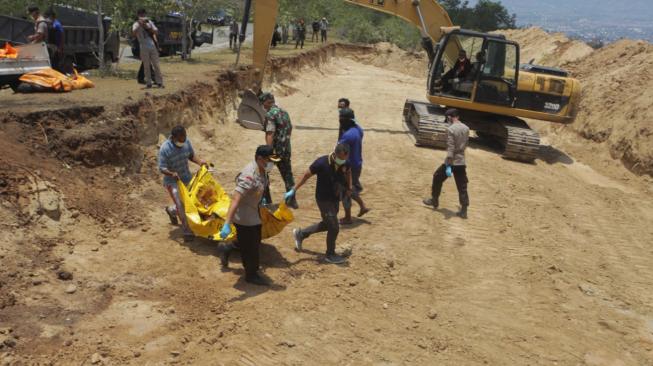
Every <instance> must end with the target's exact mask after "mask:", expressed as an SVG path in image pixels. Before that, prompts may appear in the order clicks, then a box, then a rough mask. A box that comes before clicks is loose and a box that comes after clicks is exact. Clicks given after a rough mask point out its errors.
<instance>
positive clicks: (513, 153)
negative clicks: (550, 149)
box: [503, 120, 540, 163]
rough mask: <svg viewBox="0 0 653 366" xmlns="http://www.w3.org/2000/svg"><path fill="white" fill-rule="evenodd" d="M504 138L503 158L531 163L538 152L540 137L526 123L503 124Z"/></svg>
mask: <svg viewBox="0 0 653 366" xmlns="http://www.w3.org/2000/svg"><path fill="white" fill-rule="evenodd" d="M503 125H504V128H505V131H506V138H505V140H504V141H503V145H504V151H503V157H504V158H506V159H511V160H518V161H523V162H528V163H531V162H533V161H534V160H535V159H536V158H537V156H538V153H539V151H540V135H539V134H538V133H537V132H536V131H534V130H532V129H531V128H530V127H529V126H528V125H527V124H526V122H524V121H522V120H517V121H514V122H504V123H503Z"/></svg>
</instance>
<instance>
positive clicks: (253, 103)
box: [238, 90, 265, 130]
mask: <svg viewBox="0 0 653 366" xmlns="http://www.w3.org/2000/svg"><path fill="white" fill-rule="evenodd" d="M238 123H240V124H241V125H242V126H243V127H245V128H248V129H250V130H263V126H264V124H265V110H264V109H263V106H262V105H261V103H260V102H259V100H258V97H257V96H256V94H254V92H253V91H251V90H245V92H244V93H243V98H242V101H241V102H240V106H238Z"/></svg>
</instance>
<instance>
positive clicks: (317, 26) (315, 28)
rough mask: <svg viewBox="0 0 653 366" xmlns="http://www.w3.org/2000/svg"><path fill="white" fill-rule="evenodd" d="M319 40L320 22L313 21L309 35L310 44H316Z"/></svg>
mask: <svg viewBox="0 0 653 366" xmlns="http://www.w3.org/2000/svg"><path fill="white" fill-rule="evenodd" d="M319 40H320V21H319V20H317V19H315V21H313V33H312V34H311V42H318V41H319Z"/></svg>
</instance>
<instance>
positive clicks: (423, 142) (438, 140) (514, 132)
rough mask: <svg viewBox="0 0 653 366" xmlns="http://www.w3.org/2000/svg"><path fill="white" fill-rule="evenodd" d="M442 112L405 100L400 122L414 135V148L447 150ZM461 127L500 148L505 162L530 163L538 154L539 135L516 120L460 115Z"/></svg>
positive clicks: (467, 114) (481, 115) (445, 124)
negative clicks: (467, 128)
mask: <svg viewBox="0 0 653 366" xmlns="http://www.w3.org/2000/svg"><path fill="white" fill-rule="evenodd" d="M444 112H445V109H444V108H442V107H440V106H436V105H433V104H430V103H425V102H419V101H415V100H410V99H409V100H406V103H405V104H404V121H405V122H406V124H407V125H408V127H409V128H410V129H411V130H412V132H413V133H414V135H415V140H416V142H415V144H416V145H417V146H424V147H433V148H437V149H446V148H447V127H449V125H448V124H447V122H446V119H445V117H444ZM461 112H462V117H463V123H465V124H467V125H468V126H469V128H470V129H472V130H475V131H477V132H478V133H479V135H483V136H488V137H489V138H491V139H493V140H496V141H497V142H498V143H499V144H500V145H501V146H503V152H502V155H503V157H504V158H506V159H510V160H517V161H523V162H527V163H532V162H533V161H534V160H535V159H536V158H537V156H538V153H539V151H540V135H539V134H538V133H537V132H536V131H534V130H532V129H531V128H530V127H529V126H528V124H526V122H525V121H523V120H521V119H519V118H511V117H501V116H495V115H487V114H479V113H476V112H470V111H461Z"/></svg>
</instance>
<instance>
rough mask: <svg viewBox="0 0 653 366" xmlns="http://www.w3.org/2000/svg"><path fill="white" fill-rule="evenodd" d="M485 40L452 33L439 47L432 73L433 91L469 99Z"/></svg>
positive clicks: (480, 62) (480, 63) (481, 61)
mask: <svg viewBox="0 0 653 366" xmlns="http://www.w3.org/2000/svg"><path fill="white" fill-rule="evenodd" d="M483 43H484V38H483V37H480V36H474V35H462V34H451V35H449V36H447V37H446V39H445V40H444V44H441V45H440V47H442V48H440V49H442V52H441V54H440V57H438V58H437V64H436V65H435V67H434V69H433V73H432V75H431V76H432V78H433V80H434V84H433V86H434V87H433V89H432V92H434V93H435V94H441V95H446V96H449V97H455V98H460V99H471V98H472V92H473V90H474V83H475V82H476V79H477V77H478V73H479V71H480V69H481V67H482V64H483V60H479V58H478V55H479V53H480V52H481V51H482V49H483Z"/></svg>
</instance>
